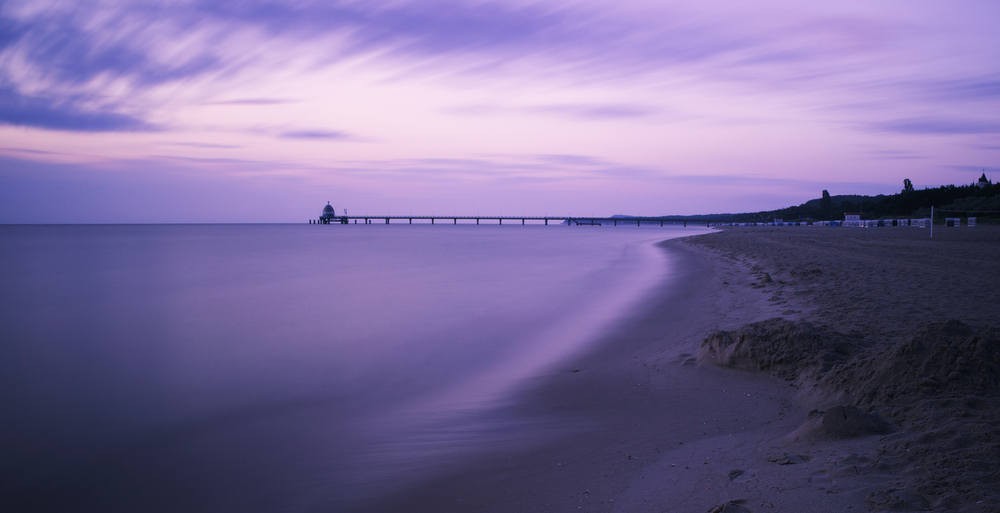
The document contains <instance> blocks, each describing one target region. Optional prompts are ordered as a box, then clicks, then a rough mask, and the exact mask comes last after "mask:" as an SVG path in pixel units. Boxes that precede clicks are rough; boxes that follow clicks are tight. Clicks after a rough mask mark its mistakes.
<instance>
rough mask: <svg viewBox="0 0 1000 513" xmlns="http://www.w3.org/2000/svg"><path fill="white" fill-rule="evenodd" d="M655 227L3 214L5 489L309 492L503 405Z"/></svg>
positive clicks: (569, 334) (457, 445) (396, 472)
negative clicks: (91, 221)
mask: <svg viewBox="0 0 1000 513" xmlns="http://www.w3.org/2000/svg"><path fill="white" fill-rule="evenodd" d="M698 231H699V230H697V229H687V230H682V229H679V228H660V227H648V228H647V227H642V228H637V227H617V228H615V227H582V226H581V227H566V226H523V227H522V226H462V225H459V226H447V225H445V226H441V225H437V226H408V225H407V226H399V225H395V226H394V225H390V226H384V225H368V226H365V225H349V226H310V225H177V226H172V225H154V226H136V225H119V226H115V225H107V226H2V227H0V408H2V412H3V414H2V418H0V452H2V458H0V509H3V510H14V509H20V510H33V511H45V510H74V511H82V510H88V509H91V510H94V511H159V510H163V511H179V510H184V511H219V510H227V511H228V510H233V511H235V510H257V511H313V510H337V509H338V505H339V506H345V507H346V505H351V504H356V503H357V501H360V500H363V499H365V498H370V497H372V496H374V495H377V494H379V493H385V492H386V491H388V490H391V489H392V488H393V487H396V486H402V485H405V484H407V483H410V482H412V481H413V480H414V479H416V478H418V477H420V476H425V475H428V474H430V473H433V471H434V469H435V468H437V467H439V466H440V465H442V464H443V462H446V461H449V460H454V459H456V458H461V457H463V456H466V455H468V454H469V453H471V452H474V451H478V450H488V449H489V448H490V447H495V446H498V445H502V444H518V443H530V441H531V440H537V439H538V438H539V437H544V436H546V433H549V434H551V432H552V430H553V429H555V427H553V426H545V425H541V424H538V423H533V422H531V421H530V420H528V419H517V418H507V417H504V416H503V415H498V414H497V412H499V411H501V410H500V408H501V407H502V406H503V405H504V404H506V402H507V401H510V400H511V399H512V397H513V396H514V392H515V391H516V390H517V388H518V386H519V385H520V384H521V383H523V381H524V380H525V379H527V378H531V377H533V376H539V375H543V374H545V373H548V372H554V371H558V370H559V369H560V365H561V364H565V363H564V362H565V361H566V360H567V358H569V357H570V356H572V355H573V354H575V353H578V352H579V351H581V350H583V349H585V348H586V347H587V345H588V344H592V343H594V342H595V341H596V340H598V339H599V337H600V335H601V334H602V333H604V332H605V330H607V329H610V328H611V327H613V326H614V322H615V320H616V319H618V318H620V317H621V315H622V314H623V312H625V311H626V309H629V308H632V307H634V306H635V304H636V302H637V301H639V300H641V298H642V297H643V295H644V294H646V293H648V292H649V290H650V288H651V287H652V286H655V285H657V284H660V283H662V282H663V281H664V280H666V279H667V277H668V275H669V272H670V262H669V261H668V260H667V255H665V254H664V253H663V252H661V251H659V250H658V249H657V248H655V247H654V246H653V244H654V243H655V242H658V241H661V240H664V239H667V238H671V237H676V236H681V235H690V234H693V233H697V232H698Z"/></svg>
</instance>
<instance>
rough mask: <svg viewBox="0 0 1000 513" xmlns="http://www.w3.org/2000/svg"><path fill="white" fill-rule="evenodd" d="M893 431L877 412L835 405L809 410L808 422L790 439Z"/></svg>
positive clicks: (851, 435)
mask: <svg viewBox="0 0 1000 513" xmlns="http://www.w3.org/2000/svg"><path fill="white" fill-rule="evenodd" d="M891 431H892V426H891V425H890V424H889V423H888V422H886V421H884V420H882V417H879V416H878V415H877V414H875V413H865V412H863V411H861V410H860V409H858V408H857V407H856V406H852V405H846V406H834V407H833V408H830V409H828V410H826V411H819V410H813V411H811V412H809V416H808V417H807V418H806V422H805V423H804V424H802V427H800V428H799V429H797V430H795V432H793V433H792V434H791V435H789V436H788V440H790V441H799V440H839V439H842V438H850V437H854V436H862V435H882V434H886V433H889V432H891Z"/></svg>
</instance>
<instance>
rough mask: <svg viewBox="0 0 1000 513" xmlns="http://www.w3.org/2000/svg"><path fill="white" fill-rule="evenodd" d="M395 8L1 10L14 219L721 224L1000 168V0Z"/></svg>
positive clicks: (4, 174)
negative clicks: (635, 218)
mask: <svg viewBox="0 0 1000 513" xmlns="http://www.w3.org/2000/svg"><path fill="white" fill-rule="evenodd" d="M751 4H752V5H751ZM378 5H379V3H376V2H363V1H344V2H337V1H316V2H298V1H253V0H251V1H241V2H218V1H208V0H186V1H185V0H181V1H171V2H155V1H143V2H132V1H129V0H116V1H87V0H82V1H80V0H78V1H72V2H69V1H60V2H47V1H45V0H30V1H20V0H7V1H5V2H3V3H0V223H23V222H27V223H35V222H42V223H45V222H67V221H69V222H305V220H306V219H308V218H314V217H317V216H318V215H319V213H320V210H321V209H322V207H323V205H325V204H326V202H327V201H331V202H332V204H333V205H334V206H335V207H337V209H338V211H341V210H342V209H345V208H346V209H348V212H349V213H352V214H362V213H369V214H383V213H389V214H406V213H415V214H424V213H433V214H451V213H455V214H476V213H480V214H484V215H487V214H488V215H496V214H503V215H519V214H528V215H544V214H548V215H566V214H570V213H572V214H574V215H612V214H638V215H660V214H697V213H710V212H741V211H753V210H762V209H773V208H780V207H785V206H789V205H797V204H800V203H802V202H804V201H806V200H809V199H812V198H816V197H819V196H820V193H821V191H822V190H823V189H828V190H829V191H830V193H831V194H834V195H836V194H878V193H894V192H897V191H898V190H900V189H901V188H902V182H903V179H904V178H910V179H911V180H912V181H913V183H914V185H915V186H916V187H918V188H921V187H933V186H938V185H942V184H950V183H957V184H965V183H971V182H973V181H975V179H976V178H978V177H979V175H980V173H982V172H983V170H984V169H985V171H986V174H987V176H992V177H993V179H994V180H996V179H998V178H1000V114H998V113H1000V31H998V30H997V20H1000V2H996V1H994V0H984V1H965V2H963V1H958V2H940V1H933V2H923V1H913V0H906V1H876V2H872V1H871V0H865V1H853V0H851V1H840V2H823V3H818V2H802V1H801V0H796V1H769V2H752V3H750V2H732V1H701V2H670V1H662V0H660V1H639V0H615V1H610V0H609V1H597V0H593V1H547V2H542V3H529V2H520V1H517V0H504V1H499V2H490V1H464V2H463V1H444V2H441V1H436V0H422V1H414V2H409V1H406V0H402V1H393V2H382V3H381V5H382V6H381V7H379V6H378Z"/></svg>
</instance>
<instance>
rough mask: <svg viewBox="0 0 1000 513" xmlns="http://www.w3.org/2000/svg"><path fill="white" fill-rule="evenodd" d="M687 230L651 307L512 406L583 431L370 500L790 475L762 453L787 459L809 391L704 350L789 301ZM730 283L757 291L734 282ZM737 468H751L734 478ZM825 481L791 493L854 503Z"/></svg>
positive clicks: (528, 496)
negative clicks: (735, 289)
mask: <svg viewBox="0 0 1000 513" xmlns="http://www.w3.org/2000/svg"><path fill="white" fill-rule="evenodd" d="M712 236H715V235H714V234H706V235H702V237H712ZM685 240H687V238H679V239H671V240H668V241H664V242H661V243H659V246H660V247H661V248H662V249H663V250H664V251H667V252H669V253H670V257H669V258H671V259H673V260H674V262H675V264H674V268H675V270H674V274H673V276H672V277H671V278H670V279H669V280H667V283H665V284H662V285H660V289H659V290H657V291H656V292H655V293H654V296H653V297H654V302H653V304H652V305H650V306H649V307H648V308H646V309H645V310H644V311H643V312H641V313H637V314H636V315H634V316H632V317H631V318H628V319H624V320H622V321H621V322H620V324H619V326H620V327H621V328H620V329H619V330H618V331H615V332H613V333H611V334H610V335H608V336H607V337H605V338H604V339H603V340H602V341H601V342H600V343H598V344H595V345H594V349H592V350H591V351H589V352H587V353H586V354H584V355H581V356H579V357H578V358H576V359H575V360H573V361H571V363H570V364H569V365H568V367H570V368H572V369H573V370H578V371H579V372H573V371H569V372H561V373H554V374H550V375H547V376H542V377H540V378H537V379H536V380H534V381H533V382H532V383H530V385H529V386H528V387H527V390H526V391H525V392H524V393H523V394H522V395H521V397H520V399H519V400H518V402H517V405H516V406H515V407H513V408H512V409H511V410H510V411H509V414H510V415H512V416H516V417H520V418H539V417H541V418H547V419H549V420H550V421H551V420H556V421H559V422H562V423H564V424H565V425H568V426H569V425H571V426H574V427H575V428H576V429H575V430H573V432H571V433H569V434H565V435H563V436H562V437H560V438H558V439H556V440H554V441H549V442H545V443H543V444H542V445H539V446H534V447H530V448H523V447H520V448H519V447H513V448H511V449H510V450H498V451H496V452H494V453H492V454H490V455H488V456H484V457H478V458H473V459H472V460H469V461H465V462H462V463H461V464H460V465H458V466H457V467H455V468H452V469H451V471H450V472H448V473H446V474H445V475H444V477H442V478H439V479H435V480H433V481H432V482H430V483H424V484H422V485H420V486H418V487H415V488H412V489H410V490H407V491H404V492H402V493H400V494H396V495H394V496H392V497H386V498H383V500H380V501H377V502H374V503H369V504H366V505H364V507H363V508H361V509H359V511H360V510H364V511H402V510H406V511H527V512H530V511H708V510H709V509H711V508H712V507H713V506H716V505H720V504H724V503H726V502H728V501H732V500H738V499H741V498H745V497H743V496H744V495H746V493H743V492H740V491H739V490H738V489H736V488H734V487H735V486H739V485H742V486H744V488H745V487H746V486H749V483H751V482H756V480H760V479H770V480H772V481H774V482H775V483H777V484H778V485H781V486H785V485H786V484H787V483H786V482H787V481H788V479H790V477H788V476H787V475H786V474H789V472H787V471H788V470H789V469H790V468H791V467H789V466H780V465H776V464H773V463H769V465H771V466H773V467H774V469H770V470H773V471H774V472H775V473H777V474H776V475H774V476H770V475H769V474H768V475H767V476H765V474H767V472H765V471H764V470H761V469H757V467H759V466H760V465H759V464H751V460H754V461H756V460H760V461H765V460H766V458H767V457H769V456H776V457H784V453H783V452H781V448H780V447H775V444H776V437H775V433H776V432H777V431H781V430H788V431H790V430H793V429H794V428H795V427H797V426H798V425H799V424H801V419H804V418H805V415H806V413H807V410H805V409H804V408H803V407H801V406H799V405H797V404H796V403H795V402H794V396H795V393H796V392H797V391H796V390H795V389H794V388H792V387H790V386H789V385H788V384H786V383H781V382H777V381H775V380H773V379H771V378H769V377H767V376H766V375H763V374H751V373H746V372H740V371H731V370H728V369H721V368H715V367H706V366H703V365H696V364H695V361H694V358H695V355H696V354H697V353H698V349H699V347H700V343H701V340H703V339H704V337H705V336H707V335H708V334H709V333H710V332H712V331H713V330H717V329H731V328H735V327H738V326H740V325H742V324H745V323H747V322H753V321H757V320H763V319H766V318H770V317H774V316H776V315H780V307H776V306H774V305H771V304H768V303H767V302H766V301H765V300H764V299H763V298H762V297H761V294H760V293H759V292H758V291H756V290H754V289H751V288H750V287H749V285H750V283H751V282H752V281H753V279H754V278H753V275H752V274H751V272H750V271H749V270H746V269H741V268H740V267H739V266H738V265H736V264H734V263H729V262H725V261H723V260H721V259H717V258H707V253H705V252H704V251H703V250H701V249H699V248H697V247H696V246H692V245H690V244H689V243H687V242H685ZM723 282H731V283H740V284H745V285H746V286H745V287H742V289H745V290H743V291H741V293H735V294H734V293H731V292H727V291H726V285H723ZM748 394H749V395H748ZM777 438H780V437H777ZM777 442H780V440H778V441H777ZM778 445H780V443H778ZM805 467H806V466H799V467H797V468H796V470H804V469H805ZM734 470H742V471H743V472H744V474H745V477H743V478H742V479H737V478H733V479H730V473H731V472H732V471H734ZM752 480H755V481H752ZM657 483H659V484H661V485H663V484H665V483H669V485H666V488H664V487H662V486H658V485H657ZM824 493H825V492H824V491H823V490H821V489H818V488H813V489H810V490H807V491H805V492H796V493H791V494H787V499H788V501H786V502H788V504H789V507H793V505H800V506H803V507H804V506H805V505H807V504H809V505H810V507H811V508H812V509H814V510H816V511H841V509H840V507H838V508H832V509H828V510H824V509H821V508H820V509H817V508H815V507H814V506H815V505H812V504H811V503H812V502H813V501H814V500H816V499H817V498H818V497H820V496H822V495H823V494H824ZM861 500H862V499H860V498H858V499H856V500H855V502H856V503H857V504H861ZM843 504H844V503H843V502H841V503H839V506H843ZM754 507H756V506H754Z"/></svg>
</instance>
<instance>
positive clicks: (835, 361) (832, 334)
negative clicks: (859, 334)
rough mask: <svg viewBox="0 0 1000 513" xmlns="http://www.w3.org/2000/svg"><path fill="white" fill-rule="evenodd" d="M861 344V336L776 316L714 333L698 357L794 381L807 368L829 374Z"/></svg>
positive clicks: (702, 345) (706, 340) (704, 343)
mask: <svg viewBox="0 0 1000 513" xmlns="http://www.w3.org/2000/svg"><path fill="white" fill-rule="evenodd" d="M860 345H861V344H860V340H859V339H856V338H853V337H850V336H848V335H844V334H843V333H839V332H837V331H835V330H833V329H832V328H829V327H827V326H816V325H814V324H812V323H810V322H808V321H797V322H793V321H788V320H785V319H782V318H774V319H768V320H766V321H761V322H754V323H750V324H747V325H744V326H741V327H740V328H738V329H735V330H732V331H716V332H714V333H712V334H710V335H709V336H708V337H707V338H706V339H705V340H704V341H703V342H702V344H701V351H700V352H699V353H698V359H699V360H700V361H703V362H708V363H714V364H716V365H724V366H726V367H735V368H738V369H745V370H751V371H767V372H770V373H771V374H772V375H774V376H777V377H781V378H784V379H789V380H791V379H796V378H798V377H799V376H800V375H801V374H802V373H803V372H805V371H815V372H819V373H825V372H827V371H829V370H831V369H832V368H833V367H834V366H836V365H841V364H843V363H845V362H847V361H848V359H849V358H850V357H851V355H853V354H855V353H856V351H857V347H860Z"/></svg>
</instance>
